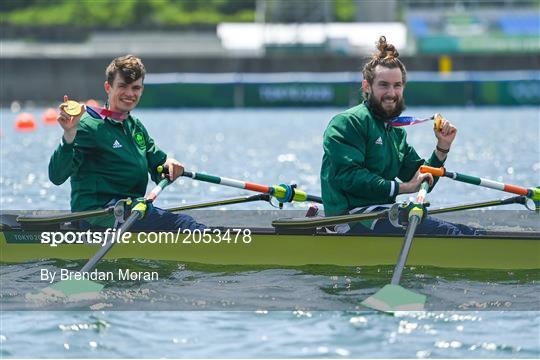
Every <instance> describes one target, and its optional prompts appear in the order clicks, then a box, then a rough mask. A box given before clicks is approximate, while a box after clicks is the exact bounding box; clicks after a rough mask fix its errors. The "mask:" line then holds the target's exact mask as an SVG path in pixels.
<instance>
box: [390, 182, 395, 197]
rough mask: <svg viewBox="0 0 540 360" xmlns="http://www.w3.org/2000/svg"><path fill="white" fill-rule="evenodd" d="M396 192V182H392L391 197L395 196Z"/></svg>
mask: <svg viewBox="0 0 540 360" xmlns="http://www.w3.org/2000/svg"><path fill="white" fill-rule="evenodd" d="M394 191H396V182H395V181H390V197H392V196H394Z"/></svg>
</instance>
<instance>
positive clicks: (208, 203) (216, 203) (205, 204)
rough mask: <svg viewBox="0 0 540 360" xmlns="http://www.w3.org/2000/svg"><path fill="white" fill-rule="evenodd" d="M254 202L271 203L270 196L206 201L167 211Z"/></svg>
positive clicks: (258, 195)
mask: <svg viewBox="0 0 540 360" xmlns="http://www.w3.org/2000/svg"><path fill="white" fill-rule="evenodd" d="M254 201H270V195H268V194H256V195H250V196H241V197H235V198H231V199H225V200H216V201H206V202H202V203H195V204H189V205H182V206H176V207H172V208H167V209H165V210H167V211H170V212H177V211H185V210H194V209H203V208H207V207H212V206H221V205H233V204H242V203H248V202H254Z"/></svg>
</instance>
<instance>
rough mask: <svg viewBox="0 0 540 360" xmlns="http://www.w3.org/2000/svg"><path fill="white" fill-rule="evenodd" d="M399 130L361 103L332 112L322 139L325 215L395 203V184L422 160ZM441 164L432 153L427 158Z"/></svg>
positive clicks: (341, 213) (402, 131) (417, 166)
mask: <svg viewBox="0 0 540 360" xmlns="http://www.w3.org/2000/svg"><path fill="white" fill-rule="evenodd" d="M406 135H407V134H406V132H405V130H404V129H403V128H398V127H393V126H385V123H384V121H382V120H379V119H376V118H374V117H373V115H372V114H371V113H370V112H369V109H368V108H367V106H366V105H365V103H364V104H360V105H358V106H355V107H353V108H351V109H349V110H346V111H345V112H343V113H340V114H338V115H336V116H335V117H334V118H333V119H332V120H331V121H330V123H329V124H328V127H327V128H326V131H325V133H324V138H323V147H324V155H323V160H322V167H321V191H322V198H323V203H324V211H325V214H326V216H335V215H343V214H346V213H348V212H349V211H350V210H352V209H355V208H357V207H363V206H369V205H377V204H390V203H393V202H395V199H396V196H397V194H398V192H399V183H398V182H397V181H395V179H396V178H398V179H399V180H401V181H402V182H407V181H409V180H411V179H412V177H413V176H414V174H415V173H416V171H417V170H418V168H419V167H420V165H423V164H424V162H425V161H424V160H423V159H421V158H420V156H418V154H417V153H416V151H415V150H414V148H413V147H412V146H410V145H409V144H407V139H406ZM427 163H428V164H429V165H431V166H435V167H439V166H442V165H443V163H442V162H441V161H440V160H439V159H438V158H437V156H436V155H435V152H433V154H432V155H431V158H430V159H429V160H428V161H427Z"/></svg>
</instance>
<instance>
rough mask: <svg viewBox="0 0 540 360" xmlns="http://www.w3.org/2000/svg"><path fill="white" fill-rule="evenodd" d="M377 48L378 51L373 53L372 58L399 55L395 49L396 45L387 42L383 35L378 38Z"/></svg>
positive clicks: (386, 57)
mask: <svg viewBox="0 0 540 360" xmlns="http://www.w3.org/2000/svg"><path fill="white" fill-rule="evenodd" d="M377 50H379V51H378V52H376V53H375V54H373V58H374V59H392V58H394V59H397V58H398V57H399V52H398V51H397V50H396V47H395V46H394V45H392V44H388V43H387V42H386V37H385V36H381V37H380V38H379V41H378V42H377Z"/></svg>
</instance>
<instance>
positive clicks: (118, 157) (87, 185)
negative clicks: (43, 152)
mask: <svg viewBox="0 0 540 360" xmlns="http://www.w3.org/2000/svg"><path fill="white" fill-rule="evenodd" d="M166 158H167V155H166V154H165V153H164V152H163V151H161V150H160V149H159V148H158V147H157V146H156V145H155V144H154V140H153V139H152V138H151V137H150V136H149V135H148V132H147V131H146V129H145V127H144V126H143V124H142V123H141V122H140V121H139V119H137V118H135V117H133V116H131V115H130V116H129V117H128V118H127V119H126V120H124V121H123V122H122V123H121V122H116V121H113V120H111V119H109V118H106V119H105V120H98V119H94V118H92V117H91V116H90V115H88V114H84V115H83V117H82V118H81V121H80V123H79V126H78V129H77V136H76V137H75V140H74V141H73V143H71V144H66V143H65V142H64V139H63V138H62V142H61V144H60V145H59V146H58V147H57V148H56V150H55V151H54V153H53V155H52V156H51V160H50V161H49V179H50V180H51V181H52V182H53V183H54V184H55V185H60V184H62V183H64V182H65V181H66V180H67V179H68V178H69V177H71V210H72V211H83V210H90V209H97V208H101V207H103V206H104V205H106V204H107V203H108V202H109V201H111V200H112V199H123V198H127V197H131V198H137V197H141V196H144V194H145V192H146V186H147V184H148V173H150V175H151V177H152V180H153V181H155V182H156V181H157V180H159V175H158V174H157V170H156V168H157V166H158V165H161V164H163V163H164V162H165V160H166Z"/></svg>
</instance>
